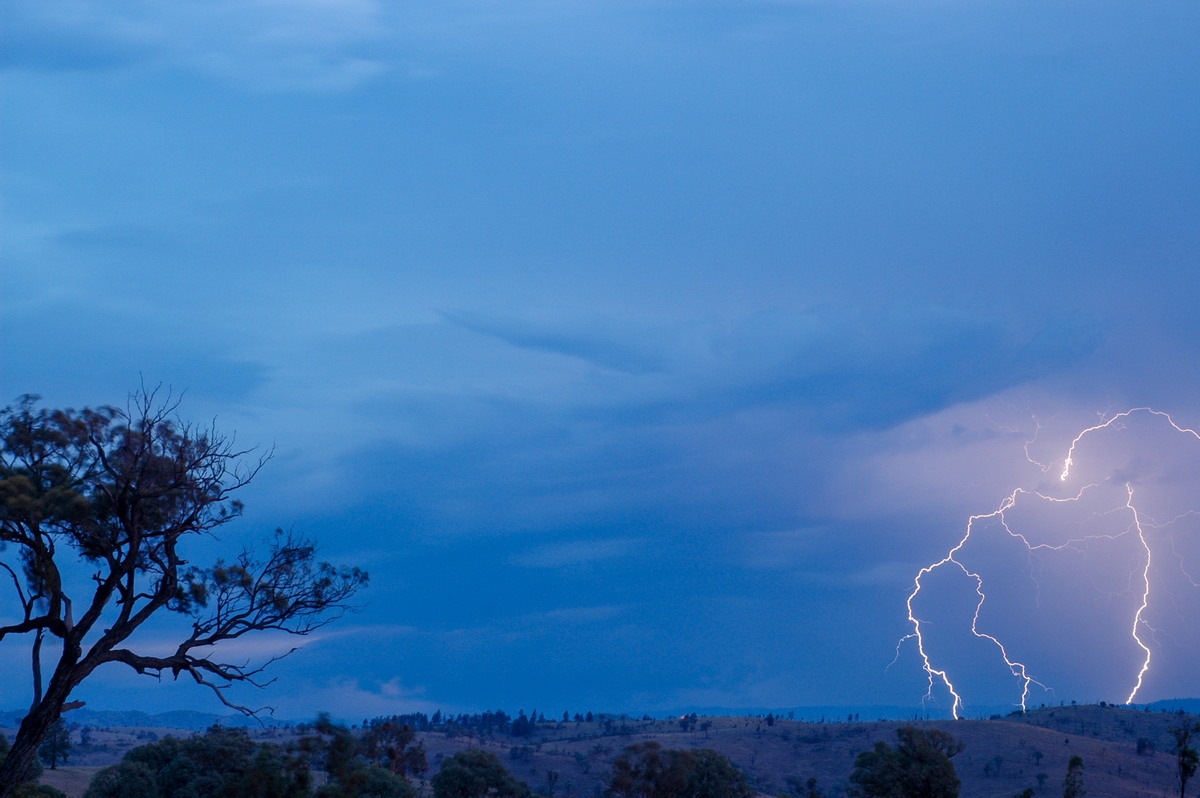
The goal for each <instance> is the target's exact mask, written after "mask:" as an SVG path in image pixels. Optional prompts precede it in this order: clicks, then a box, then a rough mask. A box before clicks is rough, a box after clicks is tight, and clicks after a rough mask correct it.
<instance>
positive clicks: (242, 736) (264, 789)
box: [84, 726, 311, 798]
mask: <svg viewBox="0 0 1200 798" xmlns="http://www.w3.org/2000/svg"><path fill="white" fill-rule="evenodd" d="M310 786H311V782H310V777H309V771H308V763H307V760H306V759H305V758H302V757H299V756H295V755H293V754H291V753H289V752H288V751H285V750H284V749H282V748H280V747H279V746H277V745H272V744H269V743H256V742H255V741H253V740H251V739H250V737H249V735H247V734H246V732H245V731H243V730H241V729H228V728H224V727H221V726H214V727H212V728H210V729H209V730H208V731H207V732H206V733H204V734H202V735H197V736H195V737H189V738H187V739H184V740H180V739H176V738H175V737H171V736H168V737H164V738H163V739H162V740H159V741H158V742H155V743H150V744H148V745H143V746H139V747H137V748H134V749H133V750H131V751H130V752H129V753H128V754H126V755H125V758H124V760H122V761H121V762H120V763H119V764H117V765H113V766H111V767H107V768H105V769H104V770H101V771H100V772H99V773H97V774H96V777H95V778H94V779H92V784H91V785H90V786H89V787H88V791H87V793H86V794H85V796H84V798H179V797H180V796H195V797H196V798H207V797H208V796H213V797H214V798H215V797H216V796H221V798H300V796H307V795H309V789H310Z"/></svg>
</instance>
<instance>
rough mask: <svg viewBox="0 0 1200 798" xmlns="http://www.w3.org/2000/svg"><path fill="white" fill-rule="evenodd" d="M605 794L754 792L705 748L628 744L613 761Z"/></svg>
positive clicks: (734, 795)
mask: <svg viewBox="0 0 1200 798" xmlns="http://www.w3.org/2000/svg"><path fill="white" fill-rule="evenodd" d="M609 793H610V794H611V795H613V796H618V798H750V796H751V795H753V794H754V791H753V790H751V789H750V787H749V785H748V784H747V783H746V777H745V775H744V774H743V773H742V772H741V771H740V770H738V769H737V768H736V767H734V765H733V763H732V762H730V761H729V759H728V757H726V756H725V755H724V754H720V753H718V752H716V751H713V750H711V749H708V748H697V749H694V750H690V751H681V750H674V749H664V748H663V747H662V746H661V745H659V744H658V743H656V742H654V741H647V742H644V743H636V744H634V745H631V746H628V747H627V748H626V749H625V750H624V751H623V752H621V755H620V756H618V757H617V758H616V759H615V760H613V769H612V777H611V779H610V780H609Z"/></svg>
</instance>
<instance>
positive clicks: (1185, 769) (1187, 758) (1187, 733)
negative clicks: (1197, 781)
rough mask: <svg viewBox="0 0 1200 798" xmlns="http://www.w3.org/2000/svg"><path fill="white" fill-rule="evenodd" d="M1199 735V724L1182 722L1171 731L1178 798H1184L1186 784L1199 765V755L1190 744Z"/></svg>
mask: <svg viewBox="0 0 1200 798" xmlns="http://www.w3.org/2000/svg"><path fill="white" fill-rule="evenodd" d="M1198 734H1200V723H1190V722H1188V721H1186V720H1185V721H1183V722H1182V723H1180V724H1179V725H1178V726H1176V727H1174V728H1172V729H1171V736H1173V737H1174V738H1175V774H1176V776H1178V778H1179V798H1184V793H1185V792H1187V785H1188V782H1189V781H1190V780H1191V778H1192V776H1194V775H1196V767H1197V766H1198V765H1200V755H1197V753H1196V747H1195V746H1194V745H1193V744H1192V738H1193V737H1195V736H1196V735H1198Z"/></svg>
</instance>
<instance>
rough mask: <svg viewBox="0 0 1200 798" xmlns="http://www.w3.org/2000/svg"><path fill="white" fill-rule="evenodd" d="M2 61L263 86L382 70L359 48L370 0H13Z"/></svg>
mask: <svg viewBox="0 0 1200 798" xmlns="http://www.w3.org/2000/svg"><path fill="white" fill-rule="evenodd" d="M6 13H7V19H6V23H7V27H8V30H7V31H6V33H7V35H6V40H7V42H8V44H7V46H6V47H5V48H4V53H5V55H4V60H3V63H4V65H6V66H8V67H19V68H25V69H41V70H63V69H70V70H88V69H97V68H100V69H106V68H115V67H127V66H134V65H139V64H151V65H158V66H166V67H174V68H183V69H187V70H194V71H199V72H203V73H207V74H210V75H214V76H217V77H220V78H222V79H225V80H230V81H232V82H234V83H237V84H240V85H244V86H247V87H252V88H263V89H340V88H345V87H349V86H353V85H357V84H359V83H361V82H363V81H365V80H368V79H370V78H371V77H374V76H376V75H379V74H380V73H382V72H384V71H386V70H387V69H388V66H387V64H386V63H384V62H383V61H381V60H379V59H377V58H375V57H373V56H370V55H367V54H365V50H364V49H363V48H364V46H365V45H367V44H369V43H370V42H371V41H373V40H375V39H377V38H378V37H379V36H380V35H382V33H383V26H382V23H381V21H380V13H381V8H380V5H379V3H378V2H376V1H375V0H240V1H239V2H228V1H226V0H217V1H216V2H207V3H154V2H147V1H146V0H117V2H96V1H95V0H62V2H55V3H39V2H32V1H29V0H14V2H13V3H11V4H10V6H9V8H8V9H7V11H6Z"/></svg>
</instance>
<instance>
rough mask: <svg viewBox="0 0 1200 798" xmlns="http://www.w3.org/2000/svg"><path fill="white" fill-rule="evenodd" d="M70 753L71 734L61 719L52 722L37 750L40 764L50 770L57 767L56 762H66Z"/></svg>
mask: <svg viewBox="0 0 1200 798" xmlns="http://www.w3.org/2000/svg"><path fill="white" fill-rule="evenodd" d="M70 751H71V732H70V730H69V729H68V728H67V724H66V723H65V722H64V721H63V719H62V718H59V719H58V720H56V721H54V723H53V725H51V726H50V730H49V731H47V732H46V737H45V738H44V739H43V740H42V744H41V746H40V747H39V748H38V756H39V757H41V759H42V762H44V763H45V764H47V765H49V766H50V769H51V770H54V769H56V768H57V767H58V761H59V760H60V759H61V760H62V761H63V762H66V761H67V755H68V754H69V753H70Z"/></svg>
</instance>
